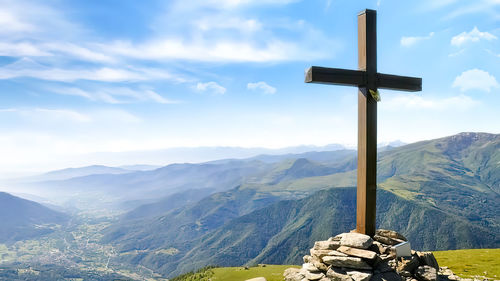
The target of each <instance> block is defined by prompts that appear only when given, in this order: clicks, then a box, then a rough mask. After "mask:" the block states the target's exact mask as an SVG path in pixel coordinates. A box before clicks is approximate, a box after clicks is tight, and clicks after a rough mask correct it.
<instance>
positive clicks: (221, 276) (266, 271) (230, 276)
mask: <svg viewBox="0 0 500 281" xmlns="http://www.w3.org/2000/svg"><path fill="white" fill-rule="evenodd" d="M290 267H297V268H299V267H298V266H293V265H266V266H265V267H260V266H258V267H250V268H249V269H248V270H245V269H244V268H243V267H220V268H214V269H213V271H214V276H213V277H212V281H244V280H247V279H252V278H255V277H265V278H266V280H267V281H283V272H284V271H285V269H287V268H290Z"/></svg>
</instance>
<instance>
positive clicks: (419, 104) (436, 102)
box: [381, 94, 479, 111]
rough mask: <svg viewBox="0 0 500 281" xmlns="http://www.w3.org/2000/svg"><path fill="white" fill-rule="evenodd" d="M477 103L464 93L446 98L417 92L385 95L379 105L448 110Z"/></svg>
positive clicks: (472, 105) (465, 107) (402, 108)
mask: <svg viewBox="0 0 500 281" xmlns="http://www.w3.org/2000/svg"><path fill="white" fill-rule="evenodd" d="M477 104H479V102H478V101H476V100H474V99H472V98H470V97H469V96H466V95H458V96H452V97H447V98H427V97H422V96H420V95H417V94H393V95H387V98H385V99H384V102H383V103H381V107H382V108H383V109H384V110H392V111H394V110H408V109H413V110H435V111H440V110H449V109H454V110H456V109H461V110H465V109H469V108H471V107H474V106H476V105H477Z"/></svg>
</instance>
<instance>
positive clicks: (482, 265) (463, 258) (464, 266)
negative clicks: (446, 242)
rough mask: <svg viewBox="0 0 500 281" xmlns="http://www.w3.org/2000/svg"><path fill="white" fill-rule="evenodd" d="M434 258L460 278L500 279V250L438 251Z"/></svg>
mask: <svg viewBox="0 0 500 281" xmlns="http://www.w3.org/2000/svg"><path fill="white" fill-rule="evenodd" d="M434 256H435V257H436V259H437V261H438V263H439V265H440V266H447V267H449V268H450V269H451V270H452V271H453V272H454V273H455V274H456V275H458V276H460V277H463V278H473V277H474V276H476V275H479V276H485V277H488V278H490V279H494V280H499V279H500V249H470V250H453V251H436V252H434Z"/></svg>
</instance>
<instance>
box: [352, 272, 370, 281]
mask: <svg viewBox="0 0 500 281" xmlns="http://www.w3.org/2000/svg"><path fill="white" fill-rule="evenodd" d="M347 275H349V276H351V278H352V279H353V280H354V281H368V280H370V278H372V274H371V273H370V272H367V271H347Z"/></svg>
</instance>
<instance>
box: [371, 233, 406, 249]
mask: <svg viewBox="0 0 500 281" xmlns="http://www.w3.org/2000/svg"><path fill="white" fill-rule="evenodd" d="M373 239H374V240H375V241H378V242H380V243H382V244H386V245H390V246H394V245H397V244H399V243H403V242H405V241H403V240H401V239H397V238H390V237H385V236H380V235H377V234H375V235H374V236H373Z"/></svg>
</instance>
